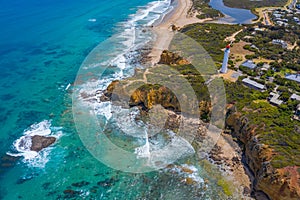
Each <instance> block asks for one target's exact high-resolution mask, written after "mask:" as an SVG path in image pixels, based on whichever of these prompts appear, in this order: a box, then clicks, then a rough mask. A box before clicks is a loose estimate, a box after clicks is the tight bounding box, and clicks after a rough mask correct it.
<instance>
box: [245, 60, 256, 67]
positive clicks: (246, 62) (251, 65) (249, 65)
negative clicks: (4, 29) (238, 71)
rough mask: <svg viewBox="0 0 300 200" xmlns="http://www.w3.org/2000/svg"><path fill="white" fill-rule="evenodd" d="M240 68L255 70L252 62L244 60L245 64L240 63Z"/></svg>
mask: <svg viewBox="0 0 300 200" xmlns="http://www.w3.org/2000/svg"><path fill="white" fill-rule="evenodd" d="M242 66H244V67H247V68H249V69H254V68H256V64H255V63H254V62H253V61H252V60H246V61H245V62H243V63H242Z"/></svg>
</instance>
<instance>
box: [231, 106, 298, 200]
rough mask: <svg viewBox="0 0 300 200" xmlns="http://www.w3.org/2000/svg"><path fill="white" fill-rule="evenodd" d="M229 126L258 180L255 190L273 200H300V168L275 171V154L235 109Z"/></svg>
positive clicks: (293, 167) (232, 110)
mask: <svg viewBox="0 0 300 200" xmlns="http://www.w3.org/2000/svg"><path fill="white" fill-rule="evenodd" d="M226 124H227V126H228V127H229V128H231V129H232V133H233V134H234V136H236V137H237V138H238V139H239V140H240V141H241V142H242V143H243V146H244V152H245V161H246V163H247V164H248V166H249V168H250V169H251V171H252V172H253V174H254V178H255V180H254V183H253V186H254V189H255V190H256V191H262V192H264V193H265V194H267V195H268V197H269V198H270V199H272V200H296V199H297V200H298V199H300V174H299V169H300V168H299V167H297V166H290V167H285V168H282V169H275V168H273V167H272V165H271V163H270V161H271V160H272V156H273V155H274V154H275V153H276V152H273V150H272V149H271V148H270V147H269V146H267V145H265V144H262V143H260V142H259V136H257V135H256V134H255V130H256V129H257V128H258V127H255V126H252V125H249V124H250V123H248V119H247V118H246V117H244V116H242V114H241V113H239V112H237V111H236V110H235V108H234V106H232V107H231V108H230V109H229V111H228V117H227V120H226Z"/></svg>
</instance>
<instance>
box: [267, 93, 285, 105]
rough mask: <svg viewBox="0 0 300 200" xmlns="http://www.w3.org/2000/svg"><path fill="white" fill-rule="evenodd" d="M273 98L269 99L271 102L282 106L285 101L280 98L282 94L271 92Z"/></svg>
mask: <svg viewBox="0 0 300 200" xmlns="http://www.w3.org/2000/svg"><path fill="white" fill-rule="evenodd" d="M270 95H271V98H270V99H269V101H270V103H271V104H273V105H276V106H280V105H281V104H282V103H283V101H282V100H280V99H279V97H280V95H279V94H277V93H274V92H271V93H270Z"/></svg>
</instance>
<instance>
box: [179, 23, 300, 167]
mask: <svg viewBox="0 0 300 200" xmlns="http://www.w3.org/2000/svg"><path fill="white" fill-rule="evenodd" d="M261 28H263V27H261ZM240 29H241V26H239V25H224V24H222V25H220V24H193V25H189V26H187V27H185V28H183V30H182V32H183V33H185V34H187V35H188V36H190V37H191V38H193V39H195V40H196V41H197V42H199V43H200V44H201V45H202V46H203V47H204V48H205V49H206V50H207V52H208V53H209V54H210V56H211V57H212V58H213V60H214V61H215V62H216V64H220V63H221V62H222V59H223V51H222V49H223V48H224V46H225V45H226V42H225V41H224V39H225V38H226V37H228V36H230V35H232V34H233V33H235V32H237V31H238V30H240ZM297 31H298V30H294V31H290V32H288V33H286V30H283V29H282V28H273V29H271V30H266V31H260V32H259V31H256V34H252V33H253V32H254V27H253V25H247V26H244V31H242V32H241V33H240V34H238V35H237V37H236V39H237V40H236V42H239V41H240V40H246V42H249V43H251V44H254V45H255V46H257V47H258V49H259V50H257V49H253V48H248V49H249V50H250V51H251V50H252V51H253V52H254V53H255V54H254V55H251V56H252V57H257V58H258V57H260V58H267V59H272V60H275V61H276V60H277V61H278V60H281V62H271V63H270V65H271V68H272V69H275V83H276V84H278V85H280V87H279V90H282V98H285V100H286V103H285V104H282V105H281V106H279V107H276V106H272V105H271V104H270V103H269V102H268V101H267V98H268V96H269V92H270V90H271V89H272V88H274V85H275V84H274V83H270V84H268V85H267V88H268V90H267V91H265V92H260V91H256V90H253V89H250V88H247V87H244V86H243V84H242V81H241V80H242V78H244V77H240V79H239V80H238V81H237V82H235V83H232V82H225V88H226V95H227V102H228V103H234V104H235V106H236V108H237V111H238V112H241V113H242V114H243V116H245V117H247V118H248V120H249V126H251V127H256V131H255V132H256V135H257V138H258V139H259V140H260V142H261V143H263V144H266V145H268V146H270V147H271V148H272V149H273V150H274V154H275V155H274V156H273V159H272V161H271V164H272V166H273V167H275V168H283V167H286V166H300V126H299V122H298V121H296V120H292V117H293V115H294V113H293V112H294V110H295V109H296V106H297V101H292V100H289V96H290V95H291V93H290V92H289V90H288V89H287V88H291V89H293V90H296V91H299V85H298V84H296V83H295V82H292V81H288V80H286V79H285V78H284V77H283V76H284V74H283V75H282V74H281V72H280V71H281V70H282V69H289V70H298V65H299V64H300V63H297V62H298V60H299V59H298V58H297V56H296V55H299V53H300V52H299V50H288V49H283V48H281V47H278V45H274V44H272V39H285V40H288V41H294V42H296V41H298V40H299V38H298V36H299V34H298V32H297ZM247 35H248V36H249V35H251V36H252V37H250V38H249V39H245V36H247ZM246 48H247V47H246ZM277 65H280V66H277ZM276 68H278V72H276ZM241 70H242V71H244V72H245V73H246V74H249V75H255V74H256V72H255V71H250V70H247V69H244V68H241ZM252 73H254V74H252ZM270 73H271V72H270ZM272 73H273V75H274V72H272ZM276 73H278V74H277V75H276ZM265 78H266V77H265ZM264 81H265V80H264V79H261V82H264ZM197 87H198V86H196V88H197ZM284 89H285V90H284Z"/></svg>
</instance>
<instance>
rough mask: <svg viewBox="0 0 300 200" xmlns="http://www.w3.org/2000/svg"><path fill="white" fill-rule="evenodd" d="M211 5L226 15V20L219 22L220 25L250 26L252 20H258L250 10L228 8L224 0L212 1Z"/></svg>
mask: <svg viewBox="0 0 300 200" xmlns="http://www.w3.org/2000/svg"><path fill="white" fill-rule="evenodd" d="M209 5H210V6H211V7H212V8H214V9H216V10H219V11H220V12H222V13H223V14H224V15H225V17H224V18H221V19H219V20H218V22H220V23H222V22H223V23H230V24H250V23H251V21H252V20H254V19H256V16H255V15H254V14H253V13H252V12H251V11H250V10H246V9H240V8H230V7H227V6H225V5H224V2H223V0H210V3H209Z"/></svg>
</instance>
